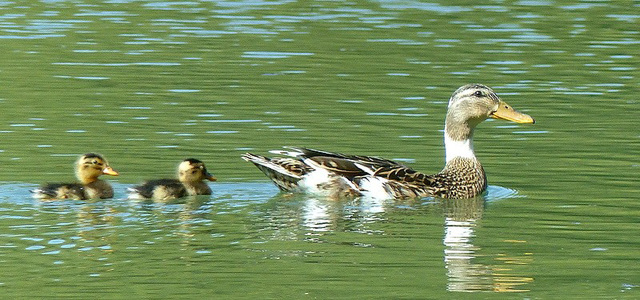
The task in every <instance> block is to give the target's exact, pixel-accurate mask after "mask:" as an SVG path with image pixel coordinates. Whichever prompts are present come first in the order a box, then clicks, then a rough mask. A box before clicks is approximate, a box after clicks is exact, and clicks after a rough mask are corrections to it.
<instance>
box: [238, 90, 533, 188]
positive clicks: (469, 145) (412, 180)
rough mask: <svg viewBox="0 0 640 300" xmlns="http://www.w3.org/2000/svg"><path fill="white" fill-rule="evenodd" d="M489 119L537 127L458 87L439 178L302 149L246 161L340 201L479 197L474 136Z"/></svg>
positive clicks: (491, 98) (490, 96)
mask: <svg viewBox="0 0 640 300" xmlns="http://www.w3.org/2000/svg"><path fill="white" fill-rule="evenodd" d="M488 118H494V119H503V120H508V121H512V122H516V123H535V121H534V119H533V118H532V117H530V116H529V115H526V114H523V113H520V112H517V111H515V110H514V109H513V108H512V107H511V106H509V105H508V104H506V103H505V102H504V101H502V100H501V99H500V98H499V97H498V95H496V93H495V92H494V91H493V90H492V89H491V88H489V87H487V86H485V85H482V84H467V85H464V86H462V87H460V88H458V89H457V90H456V91H455V92H454V93H453V95H452V96H451V98H450V99H449V106H448V110H447V116H446V119H445V126H444V146H445V161H446V164H445V166H444V168H443V169H442V171H440V172H439V173H437V174H433V175H428V174H425V173H421V172H417V171H415V170H413V169H411V168H409V167H407V166H405V165H403V164H401V163H398V162H395V161H392V160H388V159H383V158H378V157H371V156H360V155H348V154H341V153H333V152H327V151H321V150H314V149H308V148H301V147H287V149H288V150H275V151H271V153H275V154H280V155H285V156H287V157H276V158H268V157H265V156H261V155H256V154H252V153H246V154H244V155H243V156H242V158H243V159H244V160H246V161H249V162H252V163H253V164H255V165H256V166H257V167H258V169H260V170H261V171H262V172H263V173H264V174H265V175H267V176H268V177H269V178H270V179H271V180H272V181H273V182H274V183H275V184H276V185H277V186H278V187H279V188H280V189H281V190H283V191H291V192H296V191H301V192H311V193H324V194H328V195H331V196H338V197H342V196H370V197H375V198H415V197H441V198H455V199H460V198H473V197H475V196H477V195H479V194H480V193H482V192H483V191H484V190H485V189H486V188H487V178H486V175H485V172H484V169H483V168H482V165H481V164H480V161H478V159H477V158H476V156H475V154H474V152H473V141H472V139H473V131H474V129H475V127H476V126H477V125H478V124H480V123H481V122H482V121H484V120H486V119H488Z"/></svg>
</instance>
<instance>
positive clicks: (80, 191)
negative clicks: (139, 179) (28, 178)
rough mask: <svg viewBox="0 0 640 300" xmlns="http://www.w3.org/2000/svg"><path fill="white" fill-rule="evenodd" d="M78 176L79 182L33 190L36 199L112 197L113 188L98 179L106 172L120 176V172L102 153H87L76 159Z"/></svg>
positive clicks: (54, 184) (51, 184)
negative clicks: (112, 166)
mask: <svg viewBox="0 0 640 300" xmlns="http://www.w3.org/2000/svg"><path fill="white" fill-rule="evenodd" d="M75 169H76V177H77V178H78V180H79V181H80V182H79V183H49V184H45V185H43V186H41V187H39V188H37V189H35V190H32V191H31V192H32V193H33V197H34V198H36V199H49V200H51V199H74V200H86V199H96V198H102V199H104V198H112V197H113V188H112V187H111V185H109V183H108V182H106V181H104V180H100V179H98V177H100V175H102V174H106V175H111V176H118V175H119V173H118V172H117V171H115V170H114V169H113V168H111V166H110V165H109V162H107V160H106V159H105V158H104V157H103V156H102V155H100V154H96V153H87V154H84V155H82V156H80V158H78V160H77V161H76V164H75Z"/></svg>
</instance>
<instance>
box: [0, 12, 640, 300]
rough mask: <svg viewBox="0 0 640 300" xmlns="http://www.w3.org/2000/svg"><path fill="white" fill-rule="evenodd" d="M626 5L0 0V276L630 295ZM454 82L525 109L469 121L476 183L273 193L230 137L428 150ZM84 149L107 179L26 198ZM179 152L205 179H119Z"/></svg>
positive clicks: (633, 207) (635, 243)
mask: <svg viewBox="0 0 640 300" xmlns="http://www.w3.org/2000/svg"><path fill="white" fill-rule="evenodd" d="M638 8H639V7H638V4H636V3H627V2H624V3H623V2H620V3H619V2H615V1H577V2H576V1H516V2H512V3H505V2H503V1H493V2H489V3H486V4H483V5H478V4H476V3H460V4H455V5H452V4H451V3H449V2H445V1H440V2H438V1H436V2H431V3H424V2H418V1H355V2H348V1H316V2H309V3H307V2H296V1H241V2H231V1H186V2H154V1H102V2H83V1H42V2H34V3H17V2H4V3H0V40H1V41H2V42H0V57H1V59H0V82H2V83H3V87H2V89H1V91H0V110H2V117H0V182H1V183H0V212H1V213H0V228H2V230H1V233H0V258H1V259H0V265H1V266H2V268H3V275H2V276H0V290H1V291H2V292H3V295H6V297H12V298H44V297H46V298H50V297H59V298H87V297H95V295H100V297H101V298H131V297H132V296H133V297H135V298H160V297H162V298H166V297H171V298H195V297H207V298H209V297H212V296H217V297H220V298H222V297H224V298H278V299H281V298H296V299H298V298H438V299H440V298H455V299H457V298H460V297H473V298H477V297H482V298H491V297H494V296H496V295H497V294H498V293H502V292H509V297H512V298H581V299H582V298H585V297H594V298H616V299H624V298H628V299H634V298H638V293H639V292H638V291H639V289H640V288H639V287H640V281H639V280H638V278H640V276H638V275H639V274H640V268H639V267H638V266H637V265H638V264H637V263H635V262H636V261H637V249H638V248H640V240H639V239H638V236H640V232H639V227H638V222H639V221H640V214H639V213H638V211H640V205H639V204H638V201H637V198H638V197H637V195H638V192H639V191H640V190H639V188H638V175H639V174H640V172H639V171H640V163H639V162H638V157H639V155H640V150H639V149H640V147H639V146H640V131H639V130H638V126H637V111H638V109H639V108H640V107H639V105H640V103H639V102H638V100H637V99H636V98H637V97H636V95H637V90H638V88H639V86H638V83H637V82H638V76H639V74H638V67H637V59H638V57H637V54H636V53H637V50H636V49H637V46H638V43H639V40H638V34H639V33H640V31H638V28H639V27H638V21H639V17H638V16H639V15H638V14H637V13H636V11H637V9H638ZM469 82H480V83H484V84H486V85H489V86H491V87H493V88H494V89H495V90H496V92H497V93H498V94H499V95H500V96H501V97H502V98H503V100H505V101H506V102H508V103H509V104H511V105H512V106H514V107H515V108H516V109H519V110H521V111H523V112H526V113H528V114H530V115H532V116H533V117H534V118H535V119H536V121H537V124H535V125H519V124H513V123H508V122H504V121H488V122H485V123H484V124H482V125H480V126H479V128H478V130H477V131H476V135H475V147H476V154H477V156H478V157H479V158H480V160H481V161H482V163H483V165H484V167H485V170H486V171H487V174H488V178H489V184H490V187H489V190H488V193H487V194H486V195H484V196H482V197H479V198H477V199H472V200H467V201H448V200H441V199H430V198H427V199H420V200H414V201H382V202H371V201H368V200H366V199H356V200H352V201H332V200H329V199H321V198H316V197H309V196H300V195H297V196H290V195H285V194H280V193H278V190H277V188H275V187H274V186H273V185H271V184H270V183H268V182H267V181H266V179H265V177H264V176H263V175H262V174H260V172H259V171H258V170H257V169H256V168H255V167H254V166H252V165H250V164H248V163H245V162H243V161H242V160H241V159H240V155H241V154H242V153H244V152H247V151H252V152H256V153H259V154H265V153H267V151H268V150H271V149H277V148H279V147H281V146H283V145H299V146H307V147H315V148H320V149H326V150H332V151H338V152H345V153H354V154H366V155H376V156H382V157H386V158H390V159H397V160H400V161H403V162H405V163H406V164H408V165H411V166H412V167H414V168H415V169H418V170H421V171H425V172H437V171H438V170H439V169H440V168H441V166H442V165H443V164H444V151H443V149H442V127H443V120H444V114H445V111H446V106H447V100H448V98H449V96H450V95H451V93H452V92H453V91H454V90H455V89H456V88H457V87H459V86H461V85H463V84H466V83H469ZM90 151H96V152H100V153H102V154H104V155H105V156H106V157H107V158H108V159H109V160H110V162H111V164H112V165H113V167H114V168H115V169H116V170H118V171H119V172H120V173H121V176H119V177H112V178H108V180H110V181H111V182H112V183H113V185H114V188H115V190H116V197H115V198H114V199H113V200H100V201H80V202H76V201H57V202H39V201H36V200H34V199H32V198H30V196H29V190H30V189H32V188H34V187H36V186H37V185H38V184H40V183H42V182H50V181H59V180H73V172H72V164H73V161H74V160H75V158H76V156H77V155H79V154H82V153H86V152H90ZM187 157H195V158H198V159H201V160H203V161H205V163H207V165H208V167H209V169H210V170H211V171H212V172H213V173H214V174H215V175H216V176H217V177H218V178H219V181H218V182H216V183H211V187H212V188H213V190H214V194H213V195H212V196H211V197H196V198H189V199H183V200H182V201H177V202H175V203H146V202H132V201H129V200H126V199H125V198H126V195H125V189H126V188H127V187H128V186H131V185H133V184H135V183H138V182H141V181H142V180H144V179H149V178H155V177H171V176H174V175H173V173H174V171H175V167H176V165H177V163H178V162H180V161H181V160H182V159H184V158H187ZM461 292H470V293H481V294H468V293H461ZM503 296H504V295H497V297H503Z"/></svg>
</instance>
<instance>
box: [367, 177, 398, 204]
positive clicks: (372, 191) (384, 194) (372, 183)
mask: <svg viewBox="0 0 640 300" xmlns="http://www.w3.org/2000/svg"><path fill="white" fill-rule="evenodd" d="M388 182H389V180H388V179H386V178H382V177H378V176H366V177H364V178H362V179H360V188H361V189H362V196H363V197H366V198H372V199H390V198H393V195H391V194H389V192H388V191H387V189H386V188H385V185H386V184H387V183H388Z"/></svg>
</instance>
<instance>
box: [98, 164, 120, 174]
mask: <svg viewBox="0 0 640 300" xmlns="http://www.w3.org/2000/svg"><path fill="white" fill-rule="evenodd" d="M102 174H107V175H111V176H118V175H120V173H118V171H116V170H114V169H113V168H111V167H109V166H107V167H105V168H104V170H102Z"/></svg>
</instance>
